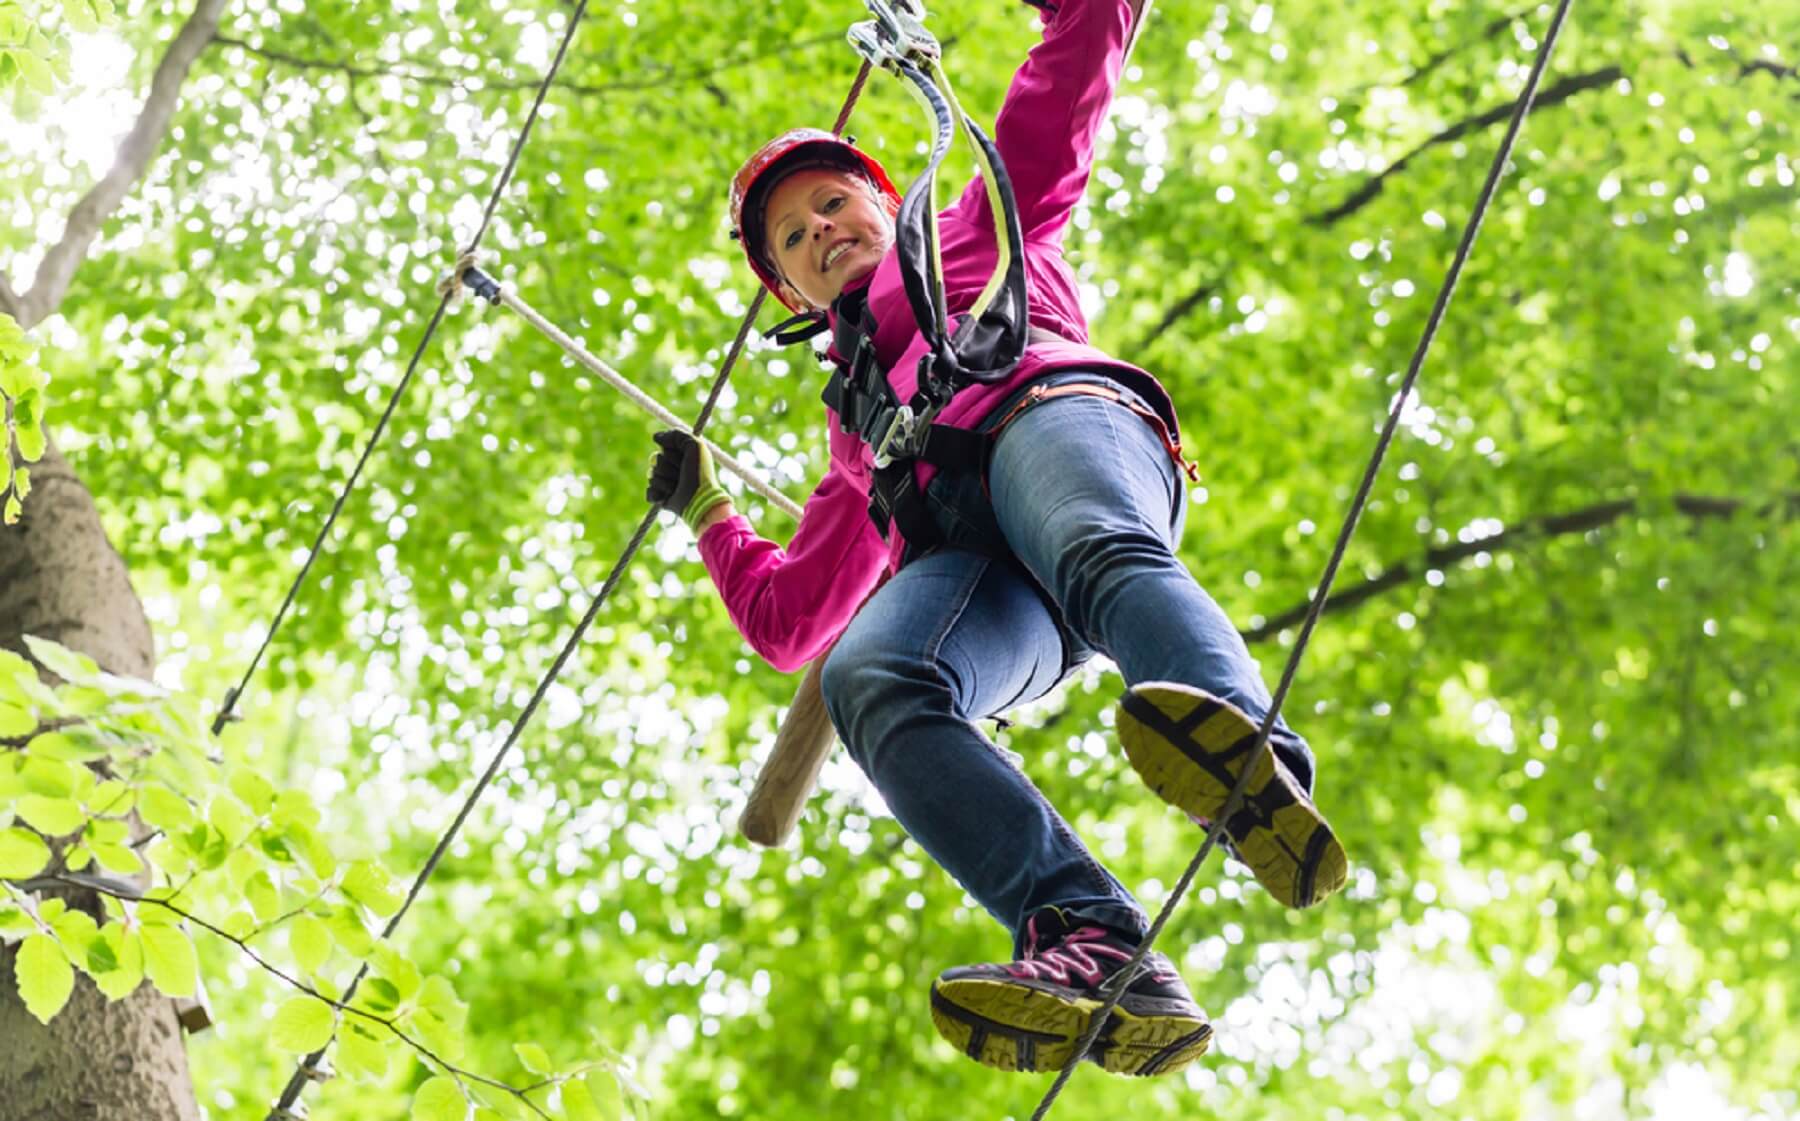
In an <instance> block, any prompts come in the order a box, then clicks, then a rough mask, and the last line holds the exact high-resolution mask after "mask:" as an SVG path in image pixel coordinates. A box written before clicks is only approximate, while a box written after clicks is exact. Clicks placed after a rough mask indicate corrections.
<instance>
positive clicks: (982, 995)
mask: <svg viewBox="0 0 1800 1121" xmlns="http://www.w3.org/2000/svg"><path fill="white" fill-rule="evenodd" d="M1130 999H1131V998H1130V997H1127V998H1126V1000H1127V1001H1129V1000H1130ZM1099 1009H1100V1001H1098V1000H1088V999H1076V1000H1069V999H1067V998H1064V997H1060V996H1056V995H1054V994H1051V993H1047V992H1042V991H1039V990H1036V989H1032V988H1028V987H1025V986H1024V985H1022V984H1018V983H1009V982H1006V981H1001V980H998V979H990V978H972V977H971V978H959V979H956V980H950V981H945V980H939V981H937V982H935V983H934V984H933V985H932V986H931V1022H932V1024H933V1025H934V1026H936V1028H937V1031H938V1034H939V1035H941V1036H943V1037H944V1038H945V1039H946V1040H948V1041H949V1043H950V1045H951V1046H953V1047H955V1048H956V1049H957V1050H958V1051H961V1052H962V1053H963V1054H965V1055H967V1056H968V1057H969V1058H971V1059H974V1060H975V1061H976V1062H978V1063H980V1064H981V1065H983V1066H988V1067H993V1068H994V1069H996V1070H1010V1071H1018V1072H1021V1073H1027V1074H1028V1073H1032V1072H1036V1071H1050V1070H1061V1069H1062V1068H1063V1066H1064V1065H1065V1064H1067V1063H1068V1061H1069V1056H1070V1055H1072V1054H1074V1052H1075V1048H1076V1047H1078V1046H1079V1045H1080V1043H1081V1037H1082V1036H1083V1035H1085V1034H1086V1033H1087V1030H1088V1026H1089V1025H1090V1024H1091V1023H1092V1022H1093V1015H1094V1013H1095V1012H1097V1011H1099ZM1211 1045H1212V1025H1210V1024H1208V1023H1207V1022H1206V1021H1205V1020H1204V1019H1198V1018H1196V1017H1194V1016H1190V1015H1173V1014H1166V1013H1160V1012H1158V1011H1157V1010H1155V1009H1153V1008H1144V1007H1141V1008H1139V1009H1138V1010H1137V1011H1133V1010H1132V1009H1130V1008H1128V1007H1126V1005H1125V1004H1124V1003H1121V1004H1120V1005H1119V1007H1117V1008H1115V1009H1113V1013H1112V1018H1111V1020H1110V1021H1109V1022H1108V1025H1107V1028H1106V1030H1105V1031H1103V1032H1101V1033H1100V1038H1098V1039H1096V1040H1095V1041H1094V1046H1093V1048H1092V1049H1091V1050H1090V1051H1089V1052H1088V1056H1087V1057H1088V1059H1090V1060H1091V1061H1093V1062H1096V1063H1099V1064H1100V1066H1101V1067H1102V1068H1104V1069H1106V1070H1108V1071H1111V1072H1112V1073H1114V1074H1124V1075H1132V1076H1138V1077H1149V1076H1151V1075H1159V1074H1173V1073H1175V1072H1176V1071H1179V1070H1182V1069H1184V1068H1186V1067H1187V1066H1189V1065H1190V1064H1192V1063H1193V1062H1194V1060H1195V1059H1198V1058H1199V1057H1200V1056H1201V1055H1203V1054H1205V1053H1206V1049H1207V1048H1208V1047H1209V1046H1211Z"/></svg>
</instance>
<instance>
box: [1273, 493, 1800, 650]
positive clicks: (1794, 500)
mask: <svg viewBox="0 0 1800 1121" xmlns="http://www.w3.org/2000/svg"><path fill="white" fill-rule="evenodd" d="M1747 504H1748V503H1746V501H1745V500H1744V499H1741V498H1720V497H1716V496H1710V495H1700V494H1678V495H1676V496H1675V498H1674V502H1673V505H1674V508H1675V510H1676V512H1678V513H1681V514H1685V515H1686V516H1688V517H1690V518H1696V519H1698V518H1722V517H1726V516H1729V515H1731V514H1733V513H1736V512H1737V511H1738V510H1740V509H1742V508H1743V507H1744V506H1746V505H1747ZM1638 507H1639V503H1638V500H1637V499H1635V498H1624V499H1618V500H1616V501H1612V502H1599V503H1595V504H1594V505H1592V506H1584V507H1582V508H1581V509H1579V510H1571V511H1569V512H1568V513H1566V514H1551V515H1549V516H1547V517H1542V518H1534V519H1532V520H1530V521H1527V522H1524V523H1523V524H1521V525H1519V526H1517V527H1515V528H1513V529H1508V530H1503V531H1502V532H1500V533H1496V534H1494V535H1493V536H1492V537H1484V538H1481V539H1480V540H1479V541H1459V542H1457V543H1456V544H1454V545H1442V546H1439V547H1437V548H1434V549H1428V550H1426V553H1425V556H1424V558H1423V560H1421V561H1418V562H1412V561H1403V562H1401V563H1399V564H1394V565H1390V566H1388V567H1387V568H1385V569H1383V570H1382V573H1381V575H1379V576H1376V577H1373V578H1371V579H1368V580H1364V581H1363V582H1362V583H1361V584H1358V585H1357V586H1356V587H1354V588H1350V589H1349V590H1347V591H1342V592H1338V593H1336V594H1335V595H1333V596H1332V597H1331V598H1330V599H1328V600H1326V601H1325V608H1326V610H1327V611H1342V610H1343V609H1345V608H1347V607H1355V606H1357V605H1359V604H1361V603H1364V602H1365V601H1367V600H1371V599H1374V598H1375V597H1376V596H1378V595H1380V594H1382V593H1383V592H1386V591H1391V590H1392V589H1394V588H1397V587H1399V586H1400V585H1402V584H1406V583H1410V582H1411V581H1413V580H1416V579H1417V578H1418V577H1419V576H1420V574H1422V573H1424V572H1427V571H1429V570H1431V569H1442V568H1448V567H1449V566H1451V565H1453V564H1455V563H1457V562H1458V561H1463V560H1467V559H1469V558H1470V557H1473V556H1475V555H1476V554H1477V553H1497V552H1501V551H1503V550H1506V549H1513V548H1517V547H1519V546H1521V545H1524V544H1527V543H1529V542H1531V541H1535V540H1541V539H1543V538H1548V537H1562V536H1566V535H1568V534H1571V533H1587V532H1588V531H1589V530H1594V529H1599V528H1601V527H1602V526H1605V525H1608V524H1610V523H1612V522H1614V521H1617V520H1618V519H1619V518H1621V517H1623V516H1625V515H1626V514H1629V513H1631V512H1633V511H1635V510H1637V509H1638ZM1762 508H1763V509H1768V510H1782V511H1785V513H1786V514H1787V515H1788V516H1789V517H1793V516H1795V515H1800V494H1790V495H1787V496H1786V497H1784V498H1778V499H1774V500H1772V501H1768V502H1765V503H1763V504H1762ZM1308 606H1310V604H1308V603H1302V604H1299V605H1297V606H1295V607H1290V608H1288V609H1287V610H1286V611H1282V612H1280V613H1278V614H1276V615H1273V616H1271V617H1269V618H1268V619H1267V620H1266V621H1265V622H1263V623H1262V624H1261V625H1259V626H1256V627H1252V628H1251V629H1249V630H1247V631H1244V632H1243V636H1244V641H1245V642H1266V641H1267V640H1269V639H1271V638H1274V637H1275V636H1276V635H1278V634H1280V633H1281V632H1282V631H1284V630H1286V629H1287V628H1288V627H1291V626H1294V625H1295V624H1297V623H1299V622H1300V621H1301V620H1302V619H1305V618H1306V611H1307V608H1308Z"/></svg>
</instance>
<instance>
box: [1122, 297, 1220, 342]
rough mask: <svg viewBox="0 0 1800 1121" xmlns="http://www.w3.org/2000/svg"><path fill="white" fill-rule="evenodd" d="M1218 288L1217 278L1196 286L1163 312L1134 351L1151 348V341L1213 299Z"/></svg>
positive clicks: (1160, 336)
mask: <svg viewBox="0 0 1800 1121" xmlns="http://www.w3.org/2000/svg"><path fill="white" fill-rule="evenodd" d="M1218 290H1219V282H1218V281H1216V280H1208V281H1206V282H1204V283H1202V284H1201V285H1200V286H1199V287H1197V288H1195V289H1194V290H1193V291H1192V292H1189V293H1188V294H1187V295H1185V296H1183V297H1182V298H1181V299H1179V300H1177V301H1175V303H1174V304H1173V305H1171V306H1170V308H1169V310H1168V311H1165V312H1163V316H1162V318H1161V319H1159V320H1157V322H1156V326H1154V327H1152V328H1150V330H1149V331H1148V332H1146V333H1145V334H1144V337H1143V338H1141V339H1139V340H1138V344H1137V349H1136V350H1135V351H1133V352H1132V353H1134V354H1142V353H1143V352H1144V351H1145V350H1147V349H1148V348H1149V346H1150V344H1151V343H1153V342H1155V341H1156V340H1157V339H1160V338H1162V337H1163V335H1165V334H1166V333H1168V330H1169V328H1171V327H1173V326H1175V324H1177V323H1179V322H1181V320H1183V319H1185V318H1186V317H1187V314H1188V312H1190V311H1193V310H1194V309H1195V308H1197V307H1199V306H1200V305H1201V304H1203V303H1205V302H1206V301H1208V300H1210V299H1212V298H1213V295H1214V294H1215V293H1217V292H1218Z"/></svg>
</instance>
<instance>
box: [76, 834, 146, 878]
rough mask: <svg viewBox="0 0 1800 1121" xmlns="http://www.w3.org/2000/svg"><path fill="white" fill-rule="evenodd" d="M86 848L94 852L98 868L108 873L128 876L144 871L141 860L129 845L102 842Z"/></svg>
mask: <svg viewBox="0 0 1800 1121" xmlns="http://www.w3.org/2000/svg"><path fill="white" fill-rule="evenodd" d="M88 847H89V848H91V849H93V850H94V859H95V860H97V861H99V863H100V867H102V868H104V869H106V870H107V871H108V872H118V873H121V874H123V875H127V876H130V875H135V874H137V873H138V872H142V871H143V870H144V862H143V860H142V859H140V858H139V857H138V854H137V852H136V850H134V849H132V848H131V847H130V846H129V845H119V844H112V843H110V842H103V843H99V844H93V845H89V846H88Z"/></svg>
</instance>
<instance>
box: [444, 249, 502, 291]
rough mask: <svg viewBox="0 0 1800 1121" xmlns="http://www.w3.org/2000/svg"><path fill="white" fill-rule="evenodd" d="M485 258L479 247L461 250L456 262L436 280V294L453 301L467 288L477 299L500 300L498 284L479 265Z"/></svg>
mask: <svg viewBox="0 0 1800 1121" xmlns="http://www.w3.org/2000/svg"><path fill="white" fill-rule="evenodd" d="M486 259H487V255H486V254H484V253H482V252H481V250H479V249H474V248H470V249H465V250H463V252H462V253H461V254H460V255H459V256H458V257H457V258H456V264H455V265H453V266H451V268H450V271H449V273H447V274H446V275H445V276H444V278H443V279H442V280H440V281H438V286H437V291H438V295H439V296H441V297H443V298H444V299H446V300H449V301H450V302H452V303H454V302H456V300H458V299H460V298H461V296H462V294H463V292H464V290H465V289H467V290H469V291H472V292H474V293H475V296H476V297H477V298H478V299H483V300H486V301H487V302H488V303H490V304H498V303H499V302H500V285H499V284H498V283H496V282H495V281H494V279H493V278H492V277H490V276H488V275H487V274H486V273H485V272H482V271H481V265H482V264H483V262H485V261H486Z"/></svg>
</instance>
